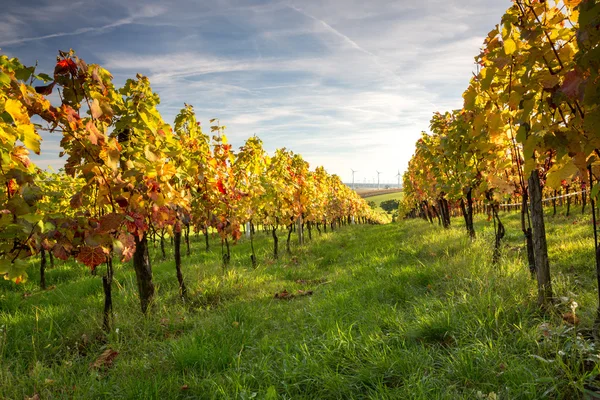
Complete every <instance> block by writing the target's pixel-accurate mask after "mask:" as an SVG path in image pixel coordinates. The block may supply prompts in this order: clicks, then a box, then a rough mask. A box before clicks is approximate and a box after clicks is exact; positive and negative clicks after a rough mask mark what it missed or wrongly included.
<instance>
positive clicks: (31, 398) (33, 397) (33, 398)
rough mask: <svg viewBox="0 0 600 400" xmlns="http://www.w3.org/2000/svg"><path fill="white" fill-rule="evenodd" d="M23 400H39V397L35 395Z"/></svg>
mask: <svg viewBox="0 0 600 400" xmlns="http://www.w3.org/2000/svg"><path fill="white" fill-rule="evenodd" d="M25 400H40V395H39V394H37V393H36V394H34V395H33V396H31V397H28V396H25Z"/></svg>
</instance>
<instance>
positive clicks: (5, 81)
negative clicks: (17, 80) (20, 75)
mask: <svg viewBox="0 0 600 400" xmlns="http://www.w3.org/2000/svg"><path fill="white" fill-rule="evenodd" d="M8 85H10V76H8V75H7V74H5V73H4V72H2V71H0V86H8Z"/></svg>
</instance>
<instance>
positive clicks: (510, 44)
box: [504, 38, 517, 56]
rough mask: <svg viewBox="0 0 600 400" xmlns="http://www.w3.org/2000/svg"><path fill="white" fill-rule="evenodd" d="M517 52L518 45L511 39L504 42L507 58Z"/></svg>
mask: <svg viewBox="0 0 600 400" xmlns="http://www.w3.org/2000/svg"><path fill="white" fill-rule="evenodd" d="M515 51H517V44H516V43H515V41H514V40H512V39H511V38H508V39H506V40H505V41H504V52H505V53H506V55H507V56H510V55H511V54H512V53H514V52H515Z"/></svg>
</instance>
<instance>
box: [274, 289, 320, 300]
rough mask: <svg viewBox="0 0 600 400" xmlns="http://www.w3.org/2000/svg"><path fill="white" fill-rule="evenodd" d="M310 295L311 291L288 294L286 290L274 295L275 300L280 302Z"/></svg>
mask: <svg viewBox="0 0 600 400" xmlns="http://www.w3.org/2000/svg"><path fill="white" fill-rule="evenodd" d="M312 294H313V291H312V290H306V291H304V290H298V291H297V292H296V293H295V294H294V293H289V292H288V291H287V290H284V291H283V292H279V293H275V298H276V299H280V300H289V299H293V298H294V297H300V296H310V295H312Z"/></svg>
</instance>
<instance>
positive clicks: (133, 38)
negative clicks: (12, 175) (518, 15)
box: [0, 0, 511, 183]
mask: <svg viewBox="0 0 600 400" xmlns="http://www.w3.org/2000/svg"><path fill="white" fill-rule="evenodd" d="M7 1H8V4H7ZM3 4H4V6H3V12H2V14H1V15H0V54H6V55H8V56H9V57H18V58H19V59H20V60H21V61H22V62H23V63H24V64H26V65H33V64H35V63H36V62H38V71H39V72H46V73H49V74H51V73H52V71H53V66H54V63H55V62H56V55H57V54H58V50H68V49H70V48H73V49H74V50H75V51H76V52H77V55H78V56H79V57H81V58H83V59H84V60H85V61H86V62H87V63H88V64H89V63H98V64H100V65H102V66H103V67H104V68H106V69H108V70H109V71H110V72H111V73H112V74H113V76H114V82H115V84H116V85H117V86H121V85H123V84H124V82H125V81H126V79H128V78H133V77H135V75H136V73H142V74H144V75H146V76H148V77H149V78H150V82H151V84H152V88H153V90H154V91H155V92H157V93H158V94H159V95H160V98H161V104H160V106H159V111H160V112H161V114H162V115H163V118H164V119H165V120H166V121H167V122H170V123H172V122H173V120H174V117H175V115H176V114H177V113H178V112H179V110H180V109H181V108H183V105H184V103H187V104H192V105H193V106H194V109H195V111H196V114H197V116H198V118H199V120H201V121H202V125H203V126H204V127H205V131H206V133H209V129H208V127H209V120H210V119H212V118H218V119H219V120H220V122H221V124H222V125H226V126H227V129H226V135H227V137H228V139H229V141H230V142H231V143H232V144H233V145H234V147H239V146H241V145H242V144H243V143H244V141H245V140H246V139H247V138H248V137H250V136H252V135H254V134H256V135H257V136H259V137H260V138H261V139H262V140H263V143H264V147H265V149H266V150H267V151H269V152H273V151H274V150H275V149H276V148H280V147H286V148H288V149H290V150H292V151H294V152H295V153H299V154H301V155H302V156H303V158H304V159H305V160H306V161H308V162H309V163H310V165H311V168H315V167H317V166H319V165H323V166H324V167H325V168H326V170H327V171H328V172H329V173H331V174H337V175H339V176H340V177H341V178H342V180H343V181H345V182H351V181H352V172H351V170H352V169H354V170H357V172H356V173H355V181H356V182H361V183H362V182H372V181H375V182H377V173H376V171H380V172H381V175H380V180H381V182H382V183H386V182H390V183H391V182H397V177H396V175H397V174H398V171H400V173H402V172H403V171H404V170H406V167H407V164H408V161H409V160H410V157H411V155H412V154H413V151H414V144H415V142H416V140H417V139H418V138H419V136H420V134H421V132H422V131H427V130H428V126H429V120H430V118H431V116H432V115H433V113H434V112H436V111H440V112H445V111H449V110H452V109H456V108H460V107H461V106H462V97H461V95H462V93H463V91H464V90H465V89H466V87H467V85H468V83H469V79H470V78H471V76H472V73H473V72H474V70H475V64H474V57H475V55H477V54H478V53H479V48H480V47H481V45H482V43H483V39H484V37H485V36H486V35H487V33H488V32H489V31H490V30H492V29H493V28H494V26H495V25H496V24H498V23H499V22H500V18H501V16H502V14H503V13H504V11H505V10H506V9H507V8H508V7H510V5H511V2H510V1H509V0H420V1H405V0H395V1H383V0H370V1H364V0H360V1H359V0H320V1H319V0H303V1H300V0H284V1H278V0H260V1H239V0H212V1H194V0H177V1H163V2H151V1H139V0H131V1H130V0H119V1H117V0H106V1H88V0H84V1H77V0H75V1H73V0H69V1H63V0H48V1H30V0H18V1H17V0H4V2H3ZM42 137H43V139H44V142H43V144H42V155H41V156H38V157H32V158H33V159H34V161H35V162H36V164H37V165H38V166H40V167H42V168H46V167H47V166H52V167H53V168H55V169H57V168H59V167H60V166H62V164H63V162H64V161H63V159H59V158H58V153H59V152H60V146H59V141H60V136H59V134H58V133H45V132H44V133H42Z"/></svg>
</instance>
